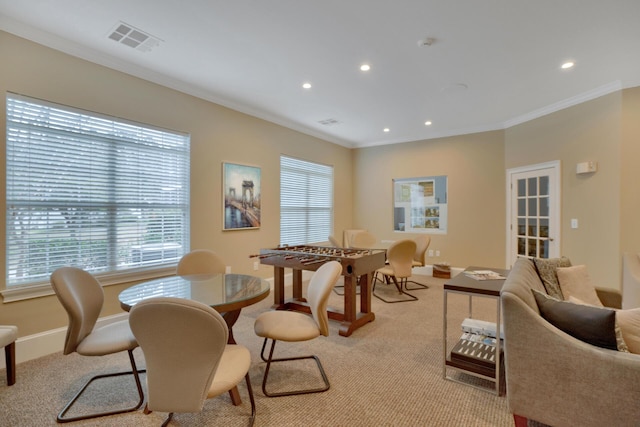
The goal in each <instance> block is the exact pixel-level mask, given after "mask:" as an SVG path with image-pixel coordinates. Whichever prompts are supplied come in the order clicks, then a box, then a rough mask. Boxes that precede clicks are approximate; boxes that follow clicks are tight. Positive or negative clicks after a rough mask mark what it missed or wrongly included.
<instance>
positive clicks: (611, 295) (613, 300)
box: [596, 288, 622, 308]
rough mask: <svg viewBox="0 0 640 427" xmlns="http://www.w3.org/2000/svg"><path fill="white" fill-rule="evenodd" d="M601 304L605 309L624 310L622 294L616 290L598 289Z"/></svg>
mask: <svg viewBox="0 0 640 427" xmlns="http://www.w3.org/2000/svg"><path fill="white" fill-rule="evenodd" d="M596 293H597V294H598V298H599V299H600V302H602V304H603V305H604V306H605V307H610V308H622V293H621V292H620V291H618V290H616V289H609V288H596Z"/></svg>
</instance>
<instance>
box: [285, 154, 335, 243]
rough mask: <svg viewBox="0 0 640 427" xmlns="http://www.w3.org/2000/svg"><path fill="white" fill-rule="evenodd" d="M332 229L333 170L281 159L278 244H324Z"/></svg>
mask: <svg viewBox="0 0 640 427" xmlns="http://www.w3.org/2000/svg"><path fill="white" fill-rule="evenodd" d="M332 229H333V167H331V166H326V165H321V164H318V163H312V162H307V161H304V160H299V159H294V158H291V157H286V156H280V244H281V245H300V244H307V243H315V242H324V241H326V240H327V238H328V236H329V235H330V234H331V230H332Z"/></svg>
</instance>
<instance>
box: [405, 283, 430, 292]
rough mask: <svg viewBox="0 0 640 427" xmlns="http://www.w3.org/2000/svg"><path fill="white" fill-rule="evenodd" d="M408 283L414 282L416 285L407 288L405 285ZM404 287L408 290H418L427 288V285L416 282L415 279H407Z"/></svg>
mask: <svg viewBox="0 0 640 427" xmlns="http://www.w3.org/2000/svg"><path fill="white" fill-rule="evenodd" d="M409 283H414V284H416V285H418V287H415V288H409V286H407V285H408V284H409ZM405 288H406V289H407V290H408V291H419V290H422V289H429V286H427V285H425V284H424V283H419V282H416V281H415V280H407V283H406V285H405Z"/></svg>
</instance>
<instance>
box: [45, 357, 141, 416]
mask: <svg viewBox="0 0 640 427" xmlns="http://www.w3.org/2000/svg"><path fill="white" fill-rule="evenodd" d="M128 353H129V361H130V362H131V371H127V372H117V373H113V374H103V375H96V376H95V377H93V378H91V379H89V381H87V382H86V383H85V385H84V386H83V387H82V388H81V389H80V391H79V392H78V393H76V395H75V396H74V397H73V399H71V400H70V401H69V403H67V405H66V406H65V407H64V408H63V409H62V411H60V413H59V414H58V417H57V421H58V422H59V423H68V422H71V421H79V420H86V419H90V418H97V417H103V416H106V415H114V414H122V413H125V412H132V411H135V410H137V409H139V408H140V407H141V406H142V403H143V402H144V392H143V391H142V383H141V382H140V375H139V374H140V373H143V372H146V370H141V371H138V369H137V367H136V361H135V359H134V357H133V350H128ZM122 375H133V378H134V379H135V381H136V387H137V388H138V395H139V397H140V400H139V401H138V403H137V404H136V406H132V407H130V408H125V409H118V410H114V411H106V412H98V413H93V414H88V415H80V416H77V417H69V418H64V415H65V414H66V413H67V412H68V411H69V409H71V407H72V406H73V404H74V403H75V402H76V401H77V400H78V398H79V397H80V396H81V395H82V393H83V392H84V391H85V390H86V388H87V387H88V386H89V384H91V383H92V382H93V381H94V380H98V379H101V378H110V377H118V376H122Z"/></svg>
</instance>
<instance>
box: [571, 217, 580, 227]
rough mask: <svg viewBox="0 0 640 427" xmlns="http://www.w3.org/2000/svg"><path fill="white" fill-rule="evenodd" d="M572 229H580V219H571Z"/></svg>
mask: <svg viewBox="0 0 640 427" xmlns="http://www.w3.org/2000/svg"><path fill="white" fill-rule="evenodd" d="M571 228H578V219H577V218H571Z"/></svg>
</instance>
